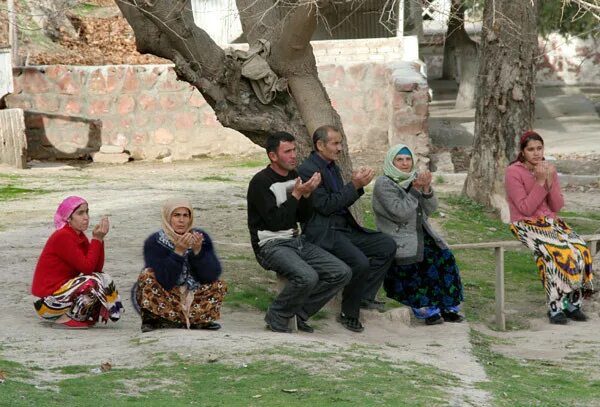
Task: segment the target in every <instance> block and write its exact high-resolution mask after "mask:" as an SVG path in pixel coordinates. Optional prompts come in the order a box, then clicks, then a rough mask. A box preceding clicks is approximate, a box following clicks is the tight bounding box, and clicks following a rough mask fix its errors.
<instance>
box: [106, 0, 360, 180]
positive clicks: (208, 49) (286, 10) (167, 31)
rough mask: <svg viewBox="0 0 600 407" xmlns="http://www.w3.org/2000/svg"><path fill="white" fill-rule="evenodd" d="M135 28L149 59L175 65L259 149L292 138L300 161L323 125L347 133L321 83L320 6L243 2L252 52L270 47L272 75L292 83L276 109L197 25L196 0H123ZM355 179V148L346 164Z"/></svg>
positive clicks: (239, 3) (265, 0)
mask: <svg viewBox="0 0 600 407" xmlns="http://www.w3.org/2000/svg"><path fill="white" fill-rule="evenodd" d="M116 3H117V5H118V6H119V8H120V9H121V12H122V13H123V15H124V16H125V18H126V19H127V21H128V22H129V24H130V25H131V27H132V28H133V31H134V33H135V37H136V46H137V49H138V51H140V52H141V53H151V54H154V55H157V56H160V57H163V58H166V59H169V60H171V61H173V63H174V64H175V71H176V72H177V75H178V77H179V79H181V80H184V81H186V82H189V83H190V84H192V85H194V86H195V87H196V88H197V89H198V90H199V91H200V92H201V93H202V95H203V96H204V97H205V99H206V101H207V102H208V103H209V104H210V106H211V107H212V108H213V109H214V111H215V114H216V116H217V119H218V120H219V121H220V122H221V124H223V126H225V127H229V128H232V129H235V130H237V131H239V132H241V133H242V134H244V135H245V136H246V137H248V138H249V139H251V140H252V141H254V142H255V143H257V144H261V145H263V144H264V140H265V138H266V137H267V136H268V135H269V134H270V133H272V132H275V131H288V132H290V133H292V134H294V135H295V136H296V138H297V140H298V143H297V144H298V150H299V153H300V156H301V157H303V156H306V155H307V154H308V153H309V152H310V151H311V150H312V142H311V138H310V135H311V134H312V132H313V131H314V130H315V129H316V128H317V127H319V126H321V125H324V124H331V125H335V126H338V127H340V129H341V128H342V125H341V121H340V118H339V115H338V114H337V113H336V112H335V110H334V109H333V107H332V106H331V102H330V100H329V97H328V96H327V93H326V91H325V89H324V87H323V86H322V84H321V82H320V81H319V78H318V74H317V68H316V63H315V58H314V55H313V52H312V47H311V45H310V38H311V36H312V34H313V32H314V30H315V27H316V22H317V10H316V8H315V7H316V5H315V4H313V5H312V7H311V6H306V5H305V6H295V7H290V6H289V4H290V3H289V2H280V1H277V0H237V6H238V9H239V10H242V11H241V12H240V19H241V22H242V27H243V29H244V34H245V36H246V38H247V40H248V43H249V44H250V45H253V44H256V43H257V42H258V40H268V41H269V42H270V45H271V53H270V55H269V56H268V57H267V62H268V63H269V66H270V67H271V69H272V70H273V71H274V72H275V73H276V74H277V75H278V76H279V77H281V78H285V79H287V81H288V85H289V90H290V92H289V93H288V92H280V93H279V94H278V95H277V97H276V98H275V99H274V100H273V101H272V102H270V103H269V104H263V103H261V102H260V101H259V99H258V98H257V97H256V94H255V93H254V92H253V90H252V87H251V85H250V83H249V82H248V81H247V80H246V79H245V78H243V77H241V66H240V62H238V61H237V60H235V59H233V58H230V57H228V56H227V55H226V53H225V52H224V50H222V49H221V48H220V47H219V46H218V45H217V44H216V43H215V42H214V41H213V40H212V39H211V38H210V37H209V36H208V34H206V32H205V31H203V30H202V29H200V28H198V27H197V26H196V25H195V24H194V21H193V16H192V12H191V10H192V8H191V4H190V0H152V1H151V0H118V1H116ZM340 164H341V167H342V169H343V172H344V174H346V175H348V174H349V173H350V170H351V167H350V161H349V159H348V149H347V145H345V148H344V158H343V160H342V162H341V163H340Z"/></svg>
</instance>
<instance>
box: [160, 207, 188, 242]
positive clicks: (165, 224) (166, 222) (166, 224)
mask: <svg viewBox="0 0 600 407" xmlns="http://www.w3.org/2000/svg"><path fill="white" fill-rule="evenodd" d="M177 208H187V210H189V211H190V225H189V226H188V229H187V230H186V231H185V233H187V232H189V231H190V230H192V225H193V224H194V208H192V205H191V204H190V201H188V200H187V199H185V198H171V199H168V200H167V201H165V203H164V204H163V207H162V220H161V221H162V228H163V231H164V232H165V234H166V235H167V237H168V238H169V240H171V241H172V242H173V243H175V241H176V240H177V239H178V238H179V236H181V235H180V234H178V233H177V232H175V230H174V229H173V227H172V226H171V215H172V214H173V212H174V211H175V209H177Z"/></svg>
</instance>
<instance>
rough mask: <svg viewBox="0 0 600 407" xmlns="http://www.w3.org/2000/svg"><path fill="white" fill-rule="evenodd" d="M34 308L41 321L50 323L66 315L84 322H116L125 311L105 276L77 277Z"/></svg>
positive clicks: (114, 289)
mask: <svg viewBox="0 0 600 407" xmlns="http://www.w3.org/2000/svg"><path fill="white" fill-rule="evenodd" d="M33 305H34V307H35V310H36V312H37V314H38V315H39V316H40V317H41V318H43V319H46V320H50V321H54V320H57V319H58V318H60V317H61V316H63V315H66V316H67V317H69V318H71V319H73V320H76V321H81V322H87V321H93V322H94V323H95V322H98V320H101V321H102V322H104V323H106V322H107V321H108V320H109V319H110V320H111V321H113V322H116V321H118V320H119V318H121V313H122V312H123V304H122V303H121V298H120V297H119V293H118V292H117V289H116V287H115V283H114V282H113V280H112V278H111V277H110V276H109V275H108V274H106V273H92V274H89V275H81V276H78V277H76V278H74V279H72V280H69V281H67V282H66V283H64V284H63V285H62V286H61V287H60V288H59V289H58V290H56V291H55V292H53V293H52V295H49V296H47V297H44V298H40V299H38V300H37V301H35V302H34V304H33Z"/></svg>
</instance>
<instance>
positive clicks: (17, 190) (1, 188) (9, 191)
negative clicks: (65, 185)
mask: <svg viewBox="0 0 600 407" xmlns="http://www.w3.org/2000/svg"><path fill="white" fill-rule="evenodd" d="M48 192H50V191H46V190H44V189H31V188H21V187H16V186H13V185H0V201H6V200H9V199H15V198H17V197H19V198H21V197H23V196H27V195H36V194H45V193H48Z"/></svg>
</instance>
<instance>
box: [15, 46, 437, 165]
mask: <svg viewBox="0 0 600 407" xmlns="http://www.w3.org/2000/svg"><path fill="white" fill-rule="evenodd" d="M340 42H341V43H342V44H339V43H340ZM358 42H361V43H363V42H364V43H365V44H367V45H364V44H363V45H364V46H363V47H357V46H356V45H357V43H358ZM325 43H328V44H325ZM351 44H354V45H353V46H351ZM394 44H396V45H394ZM336 46H337V48H336ZM314 47H315V53H317V55H318V57H317V58H318V61H319V76H320V78H321V80H322V81H323V84H324V86H325V87H326V89H327V91H328V92H329V95H330V97H331V100H332V104H333V105H334V107H335V108H336V109H337V111H338V112H339V114H340V116H341V118H342V121H343V123H344V128H345V130H346V134H347V136H348V141H349V147H350V150H351V151H358V150H362V149H365V148H368V147H369V146H371V145H372V144H371V143H373V142H375V143H378V145H381V146H382V149H386V148H387V146H388V143H390V142H397V141H398V140H400V139H402V138H403V137H405V136H406V137H408V136H411V137H413V138H414V135H415V134H419V133H420V134H422V135H423V136H419V137H421V138H423V137H425V138H427V129H426V118H427V98H428V89H427V85H426V82H425V80H424V78H423V76H422V75H420V73H419V69H420V66H419V65H417V64H413V63H410V62H401V61H397V59H398V58H397V52H399V47H400V45H399V43H398V41H397V39H393V38H392V39H383V40H377V41H362V40H360V41H353V40H352V41H319V42H316V43H315V44H314ZM334 48H335V49H334ZM363 48H364V49H363ZM368 50H371V51H368ZM323 52H324V54H323V55H319V53H323ZM361 55H362V56H361ZM373 55H381V56H385V58H384V60H385V59H392V58H393V57H394V55H395V56H396V62H381V63H377V62H372V61H371V59H372V57H373ZM324 61H336V62H335V63H325V62H324ZM350 61H351V62H350ZM13 76H14V81H15V91H14V93H13V94H11V95H8V96H7V98H6V102H7V104H8V105H9V107H17V108H22V109H24V110H25V112H26V116H25V121H26V127H27V136H28V141H29V157H30V158H38V159H54V158H68V157H83V156H86V155H88V154H89V153H90V152H92V151H97V150H98V149H99V147H100V145H101V144H112V145H118V146H122V147H123V148H125V149H126V150H127V151H129V152H130V153H131V155H132V157H133V158H134V159H160V158H163V157H169V156H170V157H172V158H173V159H188V158H192V157H194V156H201V155H209V156H210V155H217V154H244V153H253V152H258V151H261V149H260V148H259V147H258V146H255V145H254V144H252V143H251V142H250V141H249V140H248V139H246V138H245V137H244V136H242V135H241V134H239V133H237V132H235V131H233V130H230V129H225V128H223V127H222V126H221V125H220V124H219V123H218V122H217V120H216V117H215V115H214V113H213V111H212V109H211V108H210V106H208V104H207V103H206V101H205V100H204V98H203V97H202V95H201V94H200V93H199V92H198V91H197V90H196V89H195V88H193V87H192V86H191V85H189V84H188V83H185V82H180V81H177V79H176V76H175V73H174V72H173V68H172V67H171V66H170V65H137V66H128V65H119V66H101V67H84V66H62V65H54V66H46V67H25V68H16V69H15V70H14V72H13ZM421 138H419V139H415V140H411V143H413V141H414V142H415V144H411V145H412V146H413V147H415V148H417V146H418V145H421V144H422V143H421ZM425 144H427V143H425ZM417 149H418V150H419V151H423V152H424V153H426V152H427V151H428V148H426V147H423V148H417Z"/></svg>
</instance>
